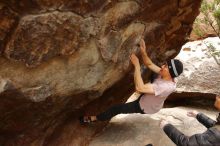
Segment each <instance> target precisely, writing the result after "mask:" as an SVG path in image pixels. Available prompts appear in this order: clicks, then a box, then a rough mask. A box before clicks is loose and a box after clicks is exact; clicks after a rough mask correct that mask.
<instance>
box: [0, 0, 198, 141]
mask: <svg viewBox="0 0 220 146" xmlns="http://www.w3.org/2000/svg"><path fill="white" fill-rule="evenodd" d="M200 2H201V1H200V0H198V1H193V0H187V1H185V0H181V1H179V0H162V1H161V0H153V1H152V0H136V1H134V0H122V1H117V0H112V1H109V0H91V1H87V0H83V1H78V0H73V1H68V0H55V1H54V0H53V1H52V0H32V1H28V0H21V1H17V0H7V1H6V0H0V17H1V19H0V51H1V56H0V64H1V67H0V77H1V78H0V91H1V93H0V119H1V120H0V145H30V144H32V145H49V144H50V143H53V142H52V141H53V139H56V138H57V139H59V135H57V133H56V130H57V128H60V129H62V130H60V129H59V130H58V131H60V132H62V131H63V130H64V129H65V128H66V127H63V126H58V125H59V124H61V123H65V122H64V119H66V117H68V116H72V117H73V119H75V120H73V122H75V123H77V122H76V117H77V116H78V115H79V114H82V113H88V112H91V113H95V112H96V113H97V112H98V111H100V110H103V109H104V108H107V107H108V106H110V105H111V104H113V103H115V102H117V101H118V102H121V101H122V100H123V98H122V97H126V96H125V95H126V94H128V92H131V90H129V89H130V88H131V85H132V80H131V79H132V74H129V75H127V76H125V75H126V74H127V73H128V72H129V71H130V70H131V67H130V64H129V54H130V53H131V52H137V53H138V51H137V48H138V47H137V43H138V42H139V41H140V38H141V37H142V36H143V37H144V38H145V40H146V42H147V43H148V45H149V47H151V48H155V49H152V50H149V52H148V53H149V54H151V57H152V58H153V60H155V61H157V62H158V63H161V62H163V61H164V60H166V59H167V58H169V57H172V56H175V55H176V54H177V53H178V51H179V49H180V47H181V45H182V44H183V43H184V42H185V41H186V39H187V37H188V35H189V34H190V32H191V27H192V23H193V21H194V19H195V17H196V16H197V15H198V13H199V11H198V9H199V7H200ZM123 77H124V78H123ZM119 81H120V82H119ZM125 81H127V82H125ZM128 81H129V82H130V83H129V82H128ZM117 82H119V83H118V84H117V85H115V84H116V83H117ZM124 85H127V86H126V87H123V86H124ZM110 87H111V89H110V90H109V91H108V92H107V94H104V95H103V96H102V100H101V99H99V97H100V96H101V95H102V94H103V92H104V91H106V90H107V89H109V88H110ZM122 87H123V88H122ZM119 91H120V92H119ZM113 92H118V93H117V94H115V93H113ZM123 94H124V96H119V95H123ZM113 95H114V96H116V95H117V96H116V97H117V98H116V97H115V98H113ZM103 99H104V100H103ZM97 103H98V104H97ZM87 104H89V105H88V106H86V105H87ZM95 105H96V106H97V108H95V109H94V106H95ZM92 107H93V108H92ZM66 120H67V122H68V119H66ZM70 121H71V120H70ZM76 127H79V125H77V124H76V126H75V128H76ZM76 129H77V128H76ZM82 129H83V128H82ZM97 129H98V127H97ZM95 130H96V128H94V129H93V130H90V132H89V129H87V128H84V129H83V130H82V133H80V134H79V135H78V136H77V137H76V138H75V139H74V138H73V139H74V141H75V145H80V144H82V145H83V144H84V143H81V142H82V141H83V140H85V141H87V140H88V139H89V138H90V137H91V135H92V134H94V133H95ZM86 131H87V132H86ZM50 135H51V136H50ZM79 137H81V138H79ZM85 137H86V138H85ZM61 141H62V139H61ZM61 143H62V142H61ZM61 145H63V143H62V144H61Z"/></svg>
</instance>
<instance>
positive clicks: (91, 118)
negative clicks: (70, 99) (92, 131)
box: [79, 116, 97, 124]
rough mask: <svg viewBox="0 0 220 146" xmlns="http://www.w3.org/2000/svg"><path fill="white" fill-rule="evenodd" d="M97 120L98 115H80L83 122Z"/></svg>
mask: <svg viewBox="0 0 220 146" xmlns="http://www.w3.org/2000/svg"><path fill="white" fill-rule="evenodd" d="M96 120H97V119H96V116H82V117H79V121H80V123H81V124H86V123H91V122H95V121H96Z"/></svg>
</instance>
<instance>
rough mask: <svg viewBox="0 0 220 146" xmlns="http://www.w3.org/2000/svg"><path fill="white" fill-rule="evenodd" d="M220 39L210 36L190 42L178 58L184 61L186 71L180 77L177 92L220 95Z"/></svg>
mask: <svg viewBox="0 0 220 146" xmlns="http://www.w3.org/2000/svg"><path fill="white" fill-rule="evenodd" d="M219 44H220V39H219V38H218V37H210V38H206V39H204V40H199V41H194V42H188V43H186V44H185V45H184V46H183V47H182V50H181V51H180V53H179V54H178V56H177V58H179V59H180V60H182V61H183V64H184V71H183V74H182V75H181V76H180V77H179V78H178V82H177V92H185V93H188V94H193V93H203V94H205V93H206V94H207V93H209V94H217V95H220V90H219V89H220V74H219V72H220V49H219Z"/></svg>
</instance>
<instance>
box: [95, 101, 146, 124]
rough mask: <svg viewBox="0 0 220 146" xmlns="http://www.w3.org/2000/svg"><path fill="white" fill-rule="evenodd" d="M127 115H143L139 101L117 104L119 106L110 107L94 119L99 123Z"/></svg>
mask: <svg viewBox="0 0 220 146" xmlns="http://www.w3.org/2000/svg"><path fill="white" fill-rule="evenodd" d="M127 113H142V114H143V111H142V110H141V108H140V106H139V99H137V100H135V101H133V102H129V103H125V104H119V105H115V106H113V107H110V108H109V109H107V110H106V111H104V112H103V113H100V114H99V115H97V116H96V119H97V120H99V121H107V120H110V119H111V118H112V117H114V116H115V115H117V114H127Z"/></svg>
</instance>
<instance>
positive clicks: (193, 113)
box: [187, 111, 199, 118]
mask: <svg viewBox="0 0 220 146" xmlns="http://www.w3.org/2000/svg"><path fill="white" fill-rule="evenodd" d="M198 113H199V112H197V111H189V112H187V116H188V117H194V118H195V117H196V115H197V114H198Z"/></svg>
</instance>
